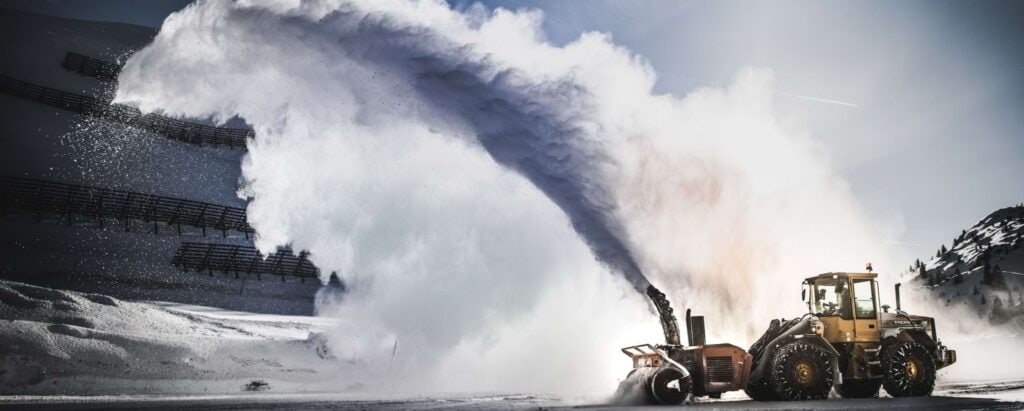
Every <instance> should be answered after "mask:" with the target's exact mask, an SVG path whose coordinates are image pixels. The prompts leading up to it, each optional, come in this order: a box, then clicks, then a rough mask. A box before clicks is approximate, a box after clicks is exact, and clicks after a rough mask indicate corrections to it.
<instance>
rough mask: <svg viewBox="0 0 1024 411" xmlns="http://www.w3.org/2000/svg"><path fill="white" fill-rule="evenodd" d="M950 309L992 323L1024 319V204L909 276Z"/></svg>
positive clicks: (993, 217) (991, 218)
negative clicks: (956, 307) (967, 311)
mask: <svg viewBox="0 0 1024 411" xmlns="http://www.w3.org/2000/svg"><path fill="white" fill-rule="evenodd" d="M907 276H908V277H912V278H911V280H912V281H913V282H914V283H916V284H918V285H920V286H921V287H923V288H925V289H927V290H929V291H930V292H931V293H932V294H933V297H935V298H938V299H939V300H941V301H943V303H944V305H945V306H947V307H949V306H952V305H954V304H965V305H967V306H968V307H971V308H972V309H974V310H976V311H977V312H978V313H979V315H981V316H982V317H986V316H987V317H988V319H989V321H991V322H993V323H1004V322H1007V321H1009V320H1011V319H1013V318H1015V317H1017V316H1019V315H1022V314H1024V296H1022V289H1024V204H1020V205H1017V206H1013V207H1007V208H1003V209H1000V210H997V211H995V212H993V213H992V214H989V215H988V216H986V217H985V218H983V219H981V220H980V221H978V223H976V224H975V225H974V226H972V227H971V228H969V229H965V230H962V231H961V233H960V235H958V236H957V237H956V238H954V239H953V242H952V246H951V247H949V248H947V247H946V245H945V244H943V245H942V246H941V247H940V248H939V249H938V250H937V251H936V254H935V256H934V257H932V258H931V259H929V260H927V261H921V260H917V261H915V262H914V264H912V265H911V266H910V268H909V270H908V272H907Z"/></svg>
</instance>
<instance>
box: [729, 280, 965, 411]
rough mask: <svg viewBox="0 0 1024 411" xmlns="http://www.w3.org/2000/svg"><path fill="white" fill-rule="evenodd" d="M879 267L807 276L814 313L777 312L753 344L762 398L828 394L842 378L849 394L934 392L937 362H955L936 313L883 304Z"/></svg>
mask: <svg viewBox="0 0 1024 411" xmlns="http://www.w3.org/2000/svg"><path fill="white" fill-rule="evenodd" d="M876 278H877V275H876V274H874V273H870V272H869V273H825V274H821V275H817V276H814V277H810V278H807V279H806V280H804V282H803V292H802V296H803V297H802V298H803V300H804V301H805V302H806V303H807V307H808V311H809V312H808V313H807V314H804V315H803V316H802V317H799V318H794V319H791V320H788V321H787V320H785V319H781V320H772V321H771V323H770V324H769V326H768V330H767V331H766V332H765V333H764V335H762V336H761V338H759V339H758V340H757V341H756V342H755V343H754V344H753V345H752V346H751V347H750V350H749V352H750V354H751V355H752V356H753V368H752V371H751V373H750V381H749V384H748V385H747V387H746V392H747V395H749V396H750V397H751V398H753V399H755V400H762V401H763V400H803V399H823V398H827V397H828V393H829V391H831V389H832V387H833V386H835V387H836V388H837V390H838V392H839V394H840V395H841V396H843V397H846V398H865V397H873V396H876V395H878V390H879V387H882V386H884V387H885V390H886V392H888V393H889V395H892V396H893V397H914V396H925V395H930V394H931V392H932V389H933V388H934V386H935V372H936V370H938V369H940V368H943V367H946V366H949V365H951V364H953V363H955V362H956V351H953V350H950V349H947V348H946V347H945V346H944V345H942V343H941V342H940V341H939V338H938V334H937V333H936V329H935V319H934V318H931V317H924V316H918V315H911V314H908V313H906V312H904V311H903V310H902V309H901V307H900V297H899V284H896V310H895V312H892V313H890V312H889V308H890V307H889V306H888V305H882V306H881V307H879V305H878V294H879V293H878V284H877V281H876Z"/></svg>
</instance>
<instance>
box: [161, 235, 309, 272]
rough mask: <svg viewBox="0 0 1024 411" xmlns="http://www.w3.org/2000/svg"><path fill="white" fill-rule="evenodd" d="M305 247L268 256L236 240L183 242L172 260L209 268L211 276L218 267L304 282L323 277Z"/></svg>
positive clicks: (187, 268)
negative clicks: (218, 242)
mask: <svg viewBox="0 0 1024 411" xmlns="http://www.w3.org/2000/svg"><path fill="white" fill-rule="evenodd" d="M306 256H307V253H306V252H305V251H303V252H301V253H299V255H295V254H294V253H292V251H291V250H288V249H278V250H277V252H276V253H274V254H273V255H270V256H264V255H263V254H261V253H260V252H259V250H257V249H256V248H255V247H251V246H245V245H233V244H214V243H194V242H182V243H181V246H180V247H179V248H178V251H177V252H175V253H174V259H173V260H171V263H172V264H174V266H175V267H178V268H179V269H181V270H183V271H186V272H187V271H196V272H208V273H209V274H210V275H211V276H212V275H213V273H214V272H215V271H219V272H222V273H225V274H234V275H235V278H239V275H240V274H256V278H257V279H261V278H260V276H261V275H262V274H267V275H273V276H280V277H281V281H284V280H285V277H296V278H299V279H300V280H301V281H302V282H305V281H306V279H307V278H309V279H317V278H319V274H320V270H319V269H318V268H316V266H314V265H313V263H311V262H310V261H309V260H308V259H307V258H306Z"/></svg>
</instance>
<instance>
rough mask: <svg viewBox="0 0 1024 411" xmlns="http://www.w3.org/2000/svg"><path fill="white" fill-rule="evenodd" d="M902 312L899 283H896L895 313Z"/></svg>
mask: <svg viewBox="0 0 1024 411" xmlns="http://www.w3.org/2000/svg"><path fill="white" fill-rule="evenodd" d="M900 311H903V309H902V307H900V283H896V312H900Z"/></svg>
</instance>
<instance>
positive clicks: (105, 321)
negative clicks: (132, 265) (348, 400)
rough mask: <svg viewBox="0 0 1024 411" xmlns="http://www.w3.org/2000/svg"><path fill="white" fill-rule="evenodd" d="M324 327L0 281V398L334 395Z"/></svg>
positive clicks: (315, 321) (318, 321) (316, 321)
mask: <svg viewBox="0 0 1024 411" xmlns="http://www.w3.org/2000/svg"><path fill="white" fill-rule="evenodd" d="M328 325H329V323H328V322H326V320H324V319H322V318H316V317H301V316H285V315H259V314H252V313H241V312H232V311H223V310H218V309H214V308H209V307H199V306H188V305H180V304H174V303H155V302H154V303H142V302H127V301H122V300H118V299H114V298H111V297H109V296H105V295H100V294H87V293H77V292H70V291H61V290H54V289H49V288H42V287H36V286H32V285H28V284H23V283H16V282H10V281H0V347H2V349H0V364H2V368H0V370H2V371H0V394H3V395H11V394H20V395H49V394H60V395H101V394H110V395H115V394H116V395H125V394H196V393H238V392H242V391H243V390H244V389H245V387H247V385H248V384H250V383H252V382H253V381H257V380H259V381H264V382H266V384H268V385H267V386H260V385H259V384H256V385H252V386H251V387H250V389H255V390H261V391H262V390H266V391H271V390H272V391H273V392H305V391H321V392H322V391H335V392H337V391H339V390H344V387H337V386H335V385H334V384H332V382H331V378H330V377H329V374H334V373H336V371H337V369H338V367H339V365H340V363H341V362H340V361H339V360H337V359H335V358H334V356H332V355H331V354H330V353H329V352H328V351H327V350H326V348H325V347H324V345H323V344H322V339H321V334H320V332H321V331H322V330H323V329H324V328H325V327H327V326H328Z"/></svg>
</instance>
